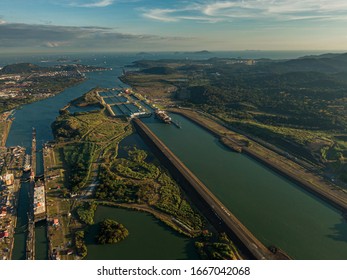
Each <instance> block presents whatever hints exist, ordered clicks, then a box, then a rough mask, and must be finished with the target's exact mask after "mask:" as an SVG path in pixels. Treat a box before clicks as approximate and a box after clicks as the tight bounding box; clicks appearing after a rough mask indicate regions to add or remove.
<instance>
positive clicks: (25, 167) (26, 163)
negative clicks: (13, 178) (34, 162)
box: [23, 155, 31, 172]
mask: <svg viewBox="0 0 347 280" xmlns="http://www.w3.org/2000/svg"><path fill="white" fill-rule="evenodd" d="M30 170H31V164H30V155H26V156H25V161H24V165H23V171H24V172H28V171H30Z"/></svg>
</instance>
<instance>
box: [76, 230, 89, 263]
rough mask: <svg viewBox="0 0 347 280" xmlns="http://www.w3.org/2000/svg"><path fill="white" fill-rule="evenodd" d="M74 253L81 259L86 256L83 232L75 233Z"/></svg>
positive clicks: (86, 250)
mask: <svg viewBox="0 0 347 280" xmlns="http://www.w3.org/2000/svg"><path fill="white" fill-rule="evenodd" d="M74 243H75V248H76V253H77V255H78V256H80V257H81V258H84V257H86V256H87V253H88V249H87V246H86V244H85V243H84V231H83V230H79V231H76V232H75V238H74Z"/></svg>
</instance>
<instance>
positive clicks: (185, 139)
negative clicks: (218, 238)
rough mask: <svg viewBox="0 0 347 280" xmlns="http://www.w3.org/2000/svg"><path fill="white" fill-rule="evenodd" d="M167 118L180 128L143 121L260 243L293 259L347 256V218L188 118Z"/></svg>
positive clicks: (174, 116)
mask: <svg viewBox="0 0 347 280" xmlns="http://www.w3.org/2000/svg"><path fill="white" fill-rule="evenodd" d="M172 116H173V118H174V119H175V120H176V121H178V122H180V124H181V126H182V128H181V129H178V128H176V127H175V126H173V125H166V124H163V123H161V122H159V121H158V120H156V119H153V118H150V119H143V121H144V122H145V123H146V124H147V125H148V126H149V128H150V129H151V130H152V131H153V132H154V133H155V134H156V135H157V136H158V137H159V138H160V139H161V140H162V141H163V142H164V143H165V144H166V145H167V146H168V147H169V148H170V149H171V150H172V151H173V152H174V153H175V154H176V155H177V156H178V157H179V158H180V159H181V161H182V162H183V163H184V164H185V165H186V166H187V167H188V168H189V169H190V170H191V171H192V172H193V173H194V174H195V175H196V176H197V177H198V178H199V179H200V180H201V181H202V182H204V183H205V184H206V186H207V187H208V188H209V189H210V190H211V191H212V192H213V193H214V194H215V195H216V196H217V197H218V198H219V199H220V200H221V201H222V202H223V204H225V205H226V206H227V207H228V208H229V209H230V210H231V212H232V213H234V214H235V215H236V217H237V218H238V219H239V220H240V221H241V222H242V223H243V224H244V225H245V226H246V227H247V228H248V229H250V231H251V232H252V233H253V234H254V235H255V236H256V237H257V238H258V239H259V240H260V241H262V242H263V243H264V244H265V245H267V246H270V245H275V246H277V247H280V248H281V249H283V250H284V251H285V252H287V253H288V254H289V255H290V256H291V257H293V258H295V259H347V222H346V220H345V219H344V218H343V217H342V215H341V213H340V212H339V211H337V210H336V209H335V208H333V207H331V206H330V205H328V204H327V203H325V202H324V201H322V200H321V199H319V198H317V197H315V196H313V195H312V194H310V193H308V192H306V191H304V190H302V189H301V188H300V187H298V186H296V185H295V184H293V183H292V182H289V181H288V180H286V179H284V178H283V177H281V176H279V175H278V174H276V173H274V172H273V171H271V170H270V169H268V168H267V167H265V166H263V165H261V164H259V163H258V162H256V161H254V160H253V159H251V158H249V157H247V156H245V155H243V154H239V153H235V152H232V151H230V150H228V149H227V148H225V147H224V146H223V145H221V144H220V143H219V141H218V139H217V138H215V137H214V136H213V135H211V134H210V133H208V132H207V131H206V130H204V129H202V128H201V127H199V126H197V125H195V124H194V123H192V122H191V121H189V120H188V119H186V118H184V117H182V116H180V115H175V114H173V115H172Z"/></svg>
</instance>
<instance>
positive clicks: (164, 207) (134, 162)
mask: <svg viewBox="0 0 347 280" xmlns="http://www.w3.org/2000/svg"><path fill="white" fill-rule="evenodd" d="M146 158H147V153H146V152H145V151H143V150H139V149H136V148H135V149H132V150H129V151H128V159H122V158H121V159H117V158H114V159H113V160H112V161H111V162H109V163H108V164H103V165H101V168H100V176H99V179H100V184H99V186H98V188H97V191H96V197H97V198H98V199H102V200H109V201H113V202H118V203H124V202H125V203H137V204H145V205H148V206H150V207H153V208H154V209H157V210H160V211H162V212H164V213H167V214H170V215H171V216H172V217H174V218H175V219H176V220H177V221H178V223H179V224H181V225H183V226H184V227H186V228H188V229H189V230H201V228H202V226H203V222H202V218H201V216H200V215H199V214H197V213H196V211H194V210H193V208H192V207H191V205H190V204H189V203H188V202H187V200H186V199H184V197H183V194H182V191H181V189H180V188H179V186H178V185H177V183H176V182H175V181H174V180H173V179H172V178H171V177H170V176H169V174H168V173H167V171H165V170H163V169H161V168H159V167H158V166H156V165H155V164H154V163H148V162H146Z"/></svg>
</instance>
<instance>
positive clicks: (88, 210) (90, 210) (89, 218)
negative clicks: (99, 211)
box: [76, 202, 98, 225]
mask: <svg viewBox="0 0 347 280" xmlns="http://www.w3.org/2000/svg"><path fill="white" fill-rule="evenodd" d="M97 207H98V205H97V204H96V203H95V202H85V203H83V204H82V205H81V206H79V207H78V208H77V209H76V212H77V215H78V218H79V219H80V220H81V222H83V223H85V224H87V225H92V224H94V214H95V211H96V208H97Z"/></svg>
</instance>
